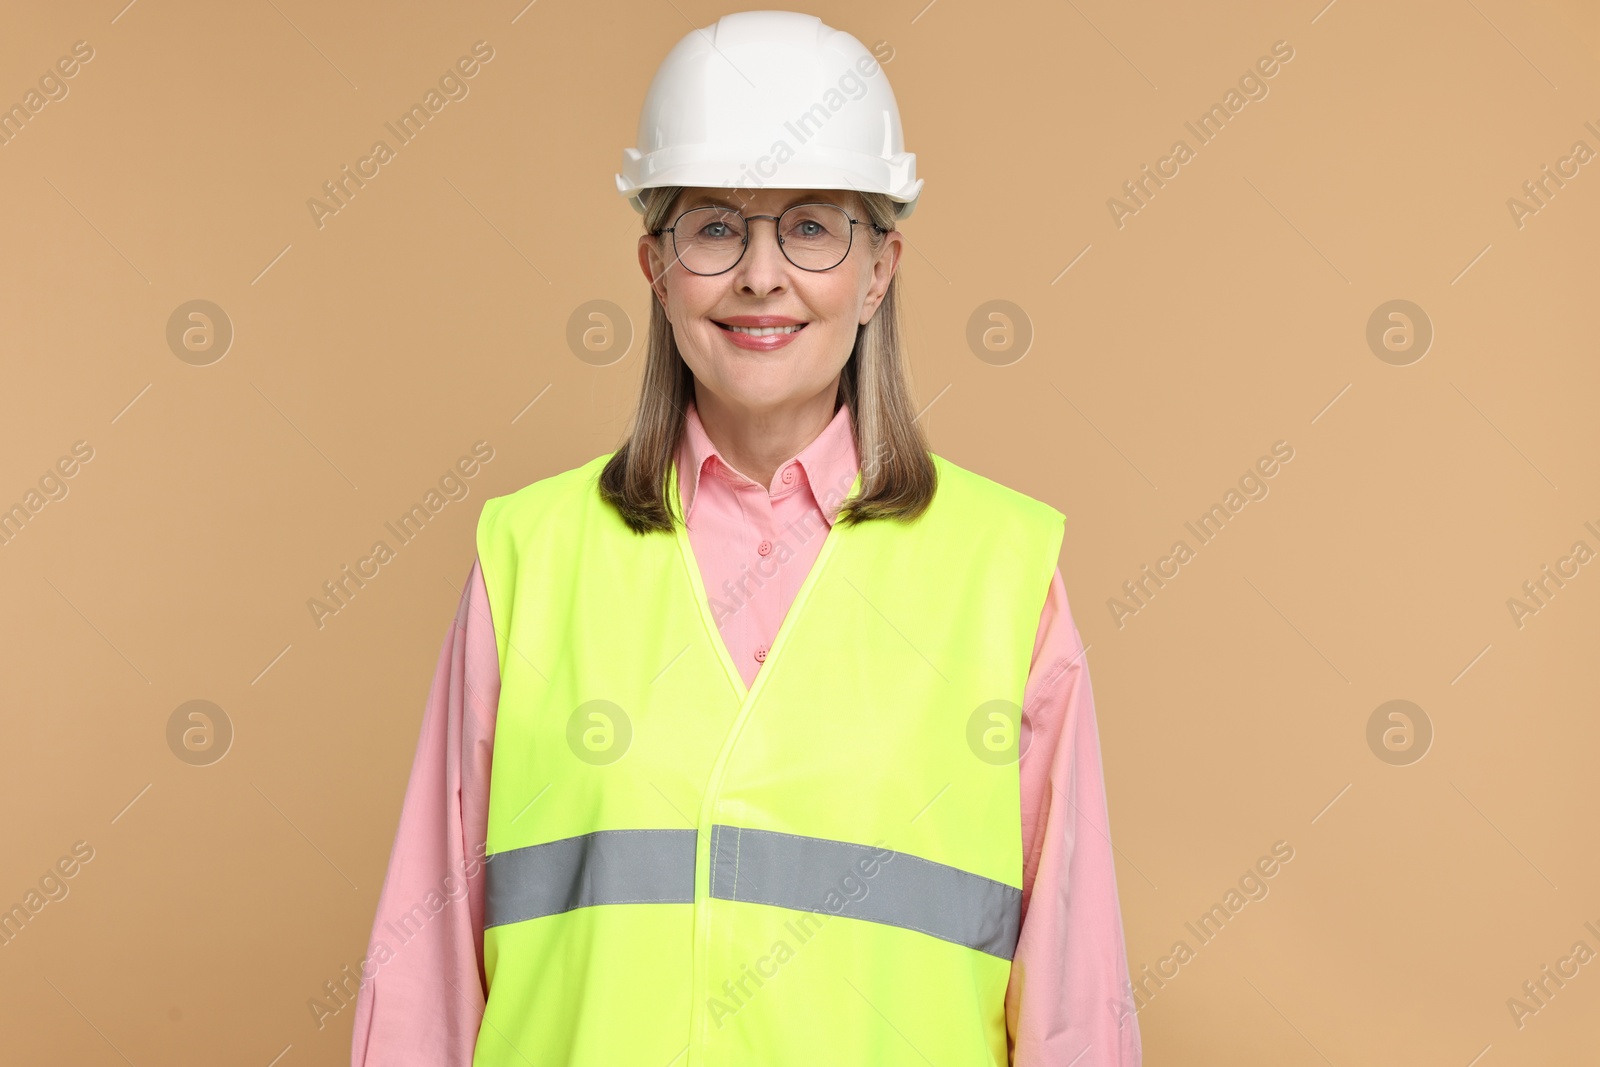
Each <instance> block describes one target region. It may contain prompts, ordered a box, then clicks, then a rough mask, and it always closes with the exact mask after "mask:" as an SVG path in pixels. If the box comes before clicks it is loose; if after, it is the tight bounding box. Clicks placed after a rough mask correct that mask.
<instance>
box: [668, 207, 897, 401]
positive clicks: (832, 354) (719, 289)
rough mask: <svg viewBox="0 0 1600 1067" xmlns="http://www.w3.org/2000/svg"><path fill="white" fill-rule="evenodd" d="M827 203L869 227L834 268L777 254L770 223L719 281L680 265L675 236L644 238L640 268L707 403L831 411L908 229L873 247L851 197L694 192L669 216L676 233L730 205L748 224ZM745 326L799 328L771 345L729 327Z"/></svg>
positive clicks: (858, 230)
mask: <svg viewBox="0 0 1600 1067" xmlns="http://www.w3.org/2000/svg"><path fill="white" fill-rule="evenodd" d="M746 196H748V197H749V199H748V200H746V199H745V197H746ZM818 201H820V202H823V203H831V204H837V205H839V206H840V207H843V208H845V209H846V210H847V211H848V212H849V213H850V217H851V218H853V219H857V220H859V221H860V223H861V224H860V225H858V226H853V227H851V229H853V230H854V231H855V233H854V235H853V239H852V241H851V244H850V252H849V255H847V256H846V257H845V260H844V262H843V263H840V264H839V265H838V266H837V267H834V268H833V269H832V270H827V271H808V270H802V269H801V268H799V267H796V266H795V265H794V264H793V263H790V262H789V260H788V259H787V258H785V256H784V254H783V252H782V251H781V250H780V249H779V247H778V242H777V239H776V232H777V230H776V226H775V225H774V224H773V223H772V222H771V221H769V220H765V219H758V220H756V221H754V222H752V223H750V224H749V227H748V231H747V239H748V241H749V244H748V247H746V248H745V250H744V255H743V257H742V258H741V259H740V260H739V262H738V263H737V264H736V265H734V266H733V267H732V268H731V269H729V270H727V271H725V272H723V273H722V274H716V275H709V276H708V275H699V274H695V273H693V272H692V271H689V270H686V269H685V268H684V267H683V265H682V264H681V263H677V262H675V259H674V256H673V244H672V234H670V233H663V234H662V235H661V236H660V237H655V236H652V235H649V234H646V235H644V236H643V237H641V238H640V239H639V266H640V267H641V269H643V271H644V274H645V277H646V278H648V279H649V280H650V284H651V288H652V289H653V290H654V291H655V294H656V298H657V299H658V300H659V301H660V302H661V304H662V307H663V308H665V309H666V314H667V318H668V319H669V320H670V321H671V323H672V329H673V333H674V335H675V337H676V339H677V342H678V349H679V351H680V352H681V353H682V354H683V359H684V362H686V363H687V364H688V365H689V369H690V370H691V371H693V372H694V376H695V380H696V383H697V391H698V392H699V393H700V394H701V395H702V397H703V395H704V392H705V391H706V390H709V391H710V392H711V393H712V394H714V399H715V402H716V403H718V404H720V405H721V406H722V407H724V408H726V409H728V410H729V411H733V412H738V413H742V414H745V415H762V414H767V415H770V414H772V413H774V412H777V411H780V410H782V409H784V408H788V407H796V406H801V405H804V404H805V403H807V402H808V401H811V402H816V401H817V400H818V398H819V397H825V399H826V401H827V403H828V408H827V410H828V411H829V412H831V411H832V401H833V396H834V392H833V390H836V388H837V383H838V380H839V373H840V371H841V370H842V369H843V367H844V365H845V363H846V362H847V361H848V360H849V358H850V352H851V350H852V349H853V348H854V346H855V339H856V329H857V327H859V326H861V325H863V324H865V323H866V322H868V321H869V320H870V319H871V318H872V316H873V313H874V312H876V311H877V310H878V305H879V304H880V303H881V302H882V301H883V295H884V293H885V292H886V291H887V290H888V288H889V281H890V279H891V278H893V277H894V272H895V269H896V267H897V266H898V265H899V261H900V249H901V244H902V240H903V238H902V237H901V235H900V233H899V231H892V232H890V233H888V234H884V235H883V236H882V238H881V241H880V243H879V245H878V247H877V248H876V249H874V248H873V246H872V242H871V237H872V235H873V231H872V228H871V223H870V220H869V219H868V217H867V213H866V211H865V210H864V206H863V204H862V202H861V198H860V197H859V196H857V195H856V194H855V193H853V192H850V191H849V190H837V189H809V190H800V189H762V190H759V191H755V192H753V193H752V192H751V191H749V190H732V189H685V190H683V192H682V193H680V194H679V196H678V200H677V202H676V203H675V204H674V205H673V208H672V210H671V211H669V212H668V213H667V223H666V225H668V226H671V225H673V223H674V222H675V221H676V219H677V217H678V215H679V214H681V213H682V212H684V211H687V210H688V209H689V208H692V207H702V206H707V205H711V204H721V205H723V206H727V207H730V208H733V209H734V210H737V211H739V212H741V213H743V214H744V215H746V216H749V215H781V214H782V213H783V210H784V209H785V208H787V207H789V206H790V205H791V204H800V203H811V202H818ZM791 247H792V246H791ZM741 325H742V326H745V327H747V328H761V327H772V326H795V327H798V328H797V329H795V330H794V332H792V333H788V334H781V333H780V334H774V335H771V336H766V337H757V336H753V335H748V334H743V333H740V332H736V331H734V330H730V329H729V327H730V326H741ZM701 406H702V407H704V406H705V404H704V403H703V402H702V404H701Z"/></svg>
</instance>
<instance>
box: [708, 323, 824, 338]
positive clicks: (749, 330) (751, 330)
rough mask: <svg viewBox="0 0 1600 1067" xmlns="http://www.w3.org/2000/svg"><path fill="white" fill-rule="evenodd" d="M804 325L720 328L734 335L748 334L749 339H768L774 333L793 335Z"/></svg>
mask: <svg viewBox="0 0 1600 1067" xmlns="http://www.w3.org/2000/svg"><path fill="white" fill-rule="evenodd" d="M717 325H719V326H722V323H720V322H719V323H718V324H717ZM804 325H805V323H800V324H799V325H796V326H722V328H723V329H724V330H732V331H733V332H734V333H745V334H749V335H750V336H751V337H770V336H771V335H772V334H775V333H794V332H796V331H797V330H799V329H800V327H801V326H804Z"/></svg>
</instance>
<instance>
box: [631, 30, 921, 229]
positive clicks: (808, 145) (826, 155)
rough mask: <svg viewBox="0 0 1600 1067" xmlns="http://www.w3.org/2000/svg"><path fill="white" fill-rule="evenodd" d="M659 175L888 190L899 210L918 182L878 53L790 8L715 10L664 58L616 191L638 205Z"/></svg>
mask: <svg viewBox="0 0 1600 1067" xmlns="http://www.w3.org/2000/svg"><path fill="white" fill-rule="evenodd" d="M664 185H687V186H705V187H713V188H726V189H752V188H778V189H855V190H857V191H859V192H874V193H887V194H888V195H889V196H890V197H891V198H893V199H894V200H896V201H898V202H899V204H900V207H899V209H898V212H897V216H898V217H899V218H902V219H903V218H905V217H907V216H908V215H910V214H911V212H912V209H914V208H915V207H916V203H917V195H918V193H920V192H921V190H922V180H921V179H920V178H918V177H917V157H916V156H915V155H913V154H912V153H910V152H907V151H905V142H904V136H903V134H902V132H901V129H900V109H899V108H898V107H897V106H896V105H895V99H894V90H893V89H891V88H890V87H889V77H888V75H887V74H885V73H884V72H883V68H882V67H881V66H879V64H878V61H877V59H876V57H874V56H873V54H872V53H871V52H869V51H867V49H866V47H865V46H863V45H862V43H861V42H860V41H858V40H856V39H855V38H854V37H852V36H851V35H850V34H848V33H846V32H844V31H843V30H836V29H833V28H832V27H830V26H825V25H823V23H822V20H821V19H819V18H817V17H816V16H815V15H803V14H800V13H798V12H794V11H740V12H736V13H734V14H731V15H724V16H722V18H720V19H718V20H717V21H716V22H715V23H714V24H713V25H711V26H708V27H706V28H704V29H698V30H694V31H692V32H690V33H688V34H686V35H685V36H684V38H683V39H682V40H681V41H679V42H678V43H677V45H675V46H674V47H673V49H672V51H671V52H668V53H667V57H666V58H665V59H664V60H662V61H661V66H660V67H659V68H658V69H657V70H656V76H655V79H654V80H653V81H652V82H651V83H650V91H649V93H648V94H647V95H646V96H645V101H644V108H643V109H642V110H641V112H640V114H639V147H637V148H627V149H624V150H623V153H622V172H621V173H620V174H618V175H617V191H618V192H619V193H621V194H622V195H624V196H626V197H628V198H629V200H630V202H631V203H632V204H633V207H634V210H635V211H638V212H639V213H640V214H643V213H644V201H643V200H642V199H641V198H640V196H639V192H640V190H643V189H652V188H657V187H660V186H664Z"/></svg>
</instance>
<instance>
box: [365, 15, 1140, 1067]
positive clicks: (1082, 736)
mask: <svg viewBox="0 0 1600 1067" xmlns="http://www.w3.org/2000/svg"><path fill="white" fill-rule="evenodd" d="M750 75H754V76H755V77H756V78H757V79H759V87H758V83H757V81H753V80H750V77H749V76H750ZM857 88H859V89H860V90H861V91H860V92H859V93H857V92H856V89H857ZM834 92H836V93H837V98H838V101H839V103H838V106H835V105H834V98H833V96H830V95H829V94H830V93H834ZM807 99H815V100H817V101H818V105H817V107H818V108H820V110H814V109H808V108H807V107H806V106H805V102H806V100H807ZM804 115H810V116H811V118H810V121H805V120H804V119H802V121H801V125H799V126H798V127H797V126H795V125H793V122H794V117H795V116H804ZM640 129H641V138H640V139H641V143H642V144H643V145H645V146H646V148H647V149H648V152H644V151H639V150H629V151H628V152H627V153H625V161H624V173H623V174H621V175H619V176H618V187H619V189H620V191H622V192H623V193H624V194H625V195H627V196H629V197H630V199H631V200H632V201H633V203H634V206H635V207H636V208H637V209H638V210H640V211H641V212H642V213H643V215H644V225H645V230H646V233H645V234H644V236H642V237H641V238H640V241H639V263H640V266H641V269H642V270H643V272H644V275H645V277H646V279H647V280H648V281H649V283H650V286H651V289H652V292H653V295H654V298H655V299H654V302H653V304H652V308H651V324H650V333H649V345H648V354H647V363H646V367H645V374H644V382H643V388H642V391H641V396H640V401H639V406H638V410H637V412H636V414H635V419H634V426H633V429H632V432H631V433H630V434H629V436H628V438H627V440H626V441H624V442H623V443H622V444H621V446H620V447H619V448H618V449H617V450H616V451H615V452H613V453H609V454H607V455H604V456H600V457H597V458H595V459H594V460H591V461H590V462H588V463H586V464H584V465H583V466H580V467H577V468H574V469H572V470H569V471H565V472H563V473H560V474H556V475H554V476H552V477H548V478H544V479H541V480H539V481H536V482H534V483H533V484H531V485H528V486H526V487H525V488H523V489H522V490H520V491H519V492H516V493H512V494H510V495H509V496H503V497H497V498H494V499H492V500H490V501H488V502H487V503H486V504H485V505H484V509H483V514H482V517H481V519H480V521H479V526H478V536H477V544H478V559H477V561H476V563H475V564H474V566H473V569H472V572H471V574H470V576H469V581H468V586H467V589H466V590H465V592H464V593H463V596H462V600H461V606H460V608H459V610H458V612H457V616H456V622H455V625H454V627H453V629H452V632H451V635H450V638H449V640H447V641H446V643H445V647H444V649H443V650H442V652H441V655H440V660H439V665H438V673H437V676H436V679H435V683H434V687H433V693H432V696H431V699H430V701H429V705H428V709H427V712H426V714H425V717H424V722H423V728H422V729H423V732H422V739H421V742H420V744H419V747H418V751H417V757H416V761H415V763H414V765H413V768H412V772H411V780H410V784H409V786H408V789H407V794H406V799H405V804H404V809H403V811H402V815H401V822H400V830H399V834H398V835H397V838H396V841H395V847H394V852H393V855H392V857H391V860H390V865H389V872H388V876H387V878H386V880H385V883H384V888H383V893H382V897H381V899H380V902H379V908H378V917H377V921H376V923H375V925H374V929H373V937H372V942H371V949H370V951H369V954H368V958H367V960H366V961H365V963H364V965H363V969H362V975H363V979H364V981H363V983H362V985H361V989H360V995H359V1000H358V1003H357V1011H356V1018H355V1034H354V1047H353V1060H352V1062H353V1063H354V1064H356V1065H357V1067H361V1065H363V1064H369V1065H372V1067H389V1065H391V1064H419V1065H420V1064H430V1065H438V1064H448V1065H452V1067H454V1065H459V1067H467V1065H468V1064H474V1065H480V1067H481V1065H487V1064H495V1065H499V1064H520V1063H540V1064H543V1063H563V1064H576V1065H600V1064H604V1065H607V1067H610V1065H618V1064H620V1065H629V1067H632V1065H649V1067H654V1065H661V1067H668V1065H679V1067H750V1065H760V1067H791V1065H793V1067H799V1065H807V1067H810V1065H813V1064H819V1063H827V1064H830V1065H833V1067H854V1065H858V1064H859V1065H861V1067H866V1065H869V1064H870V1065H873V1067H898V1065H911V1064H925V1063H928V1062H942V1063H952V1064H955V1063H960V1064H974V1065H975V1064H979V1063H983V1064H995V1065H1003V1064H1016V1065H1019V1067H1044V1065H1046V1064H1064V1063H1078V1064H1082V1065H1085V1067H1087V1065H1089V1064H1096V1065H1103V1064H1119V1065H1135V1064H1137V1063H1138V1062H1139V1058H1140V1047H1139V1035H1138V1026H1137V1022H1136V1019H1135V1017H1134V1015H1133V1013H1132V1006H1131V1002H1130V998H1129V996H1128V995H1127V994H1128V989H1129V987H1128V984H1127V966H1126V961H1125V957H1124V951H1123V938H1122V926H1121V919H1120V915H1119V912H1118V905H1117V895H1116V883H1115V877H1114V873H1113V868H1112V860H1111V847H1110V839H1109V830H1108V823H1107V814H1106V806H1105V796H1104V787H1103V784H1102V779H1101V769H1100V758H1099V742H1098V737H1097V733H1096V727H1095V721H1094V708H1093V701H1092V696H1091V692H1090V687H1089V678H1088V672H1087V668H1086V666H1085V665H1084V662H1083V658H1082V656H1083V649H1082V645H1081V643H1080V641H1079V637H1078V633H1077V630H1076V627H1075V626H1074V625H1073V623H1072V618H1071V614H1070V611H1069V609H1068V606H1067V602H1066V594H1065V587H1064V585H1063V582H1062V578H1061V574H1060V571H1059V569H1058V568H1057V566H1056V560H1057V558H1058V554H1059V549H1060V544H1061V535H1062V515H1061V513H1060V512H1059V511H1056V510H1055V509H1054V508H1051V507H1049V506H1048V505H1046V504H1043V503H1041V502H1039V501H1036V500H1033V499H1031V498H1029V497H1026V496H1023V495H1022V494H1020V493H1016V492H1014V491H1012V490H1010V489H1007V488H1005V487H1003V486H1001V485H998V484H997V483H995V482H992V481H990V480H988V479H985V478H982V477H980V476H978V475H976V474H974V473H972V472H969V471H966V470H964V469H962V468H960V467H958V466H956V465H954V464H951V463H950V462H948V461H947V460H944V459H943V458H942V457H939V456H937V455H935V454H933V453H930V452H929V451H928V449H927V446H926V443H925V442H924V440H923V438H922V434H921V431H920V428H919V427H918V425H917V422H916V408H915V403H914V401H913V399H912V396H911V393H910V390H909V388H908V386H907V385H906V382H905V372H906V368H905V362H904V356H903V353H902V351H901V344H900V335H899V332H898V329H897V321H896V316H897V314H898V307H897V289H896V272H897V268H898V265H899V261H900V255H901V251H902V246H903V243H904V238H903V237H902V235H901V234H900V233H899V232H898V230H897V229H896V223H897V220H898V219H902V218H905V217H906V216H907V215H908V214H910V211H911V209H912V207H913V206H914V205H915V202H916V198H917V195H918V193H919V192H920V188H921V184H922V183H921V181H920V180H916V179H915V176H914V157H912V156H911V155H910V154H908V153H905V152H903V151H902V146H901V143H900V142H901V134H900V124H899V115H898V112H897V110H896V108H895V102H894V97H893V94H892V92H891V91H890V89H889V87H888V84H887V79H886V78H885V77H884V75H883V74H882V71H881V69H879V68H878V67H877V66H876V63H875V62H874V61H873V59H872V56H871V54H870V53H869V52H867V50H866V49H865V48H864V47H862V45H861V44H860V43H859V42H858V41H856V40H855V38H853V37H851V36H849V35H848V34H845V33H842V32H840V31H837V30H833V29H830V28H828V27H826V26H823V25H822V24H821V23H820V21H818V20H817V19H815V18H813V17H811V16H806V15H799V14H793V13H788V12H745V13H740V14H736V15H729V16H725V17H724V18H722V19H721V20H719V21H718V23H717V24H716V25H714V26H712V27H709V28H707V29H705V30H698V31H695V32H694V33H691V34H689V35H688V36H686V37H685V38H684V39H683V41H682V42H680V43H679V45H678V46H677V47H676V48H675V49H674V50H673V52H672V53H671V54H669V55H668V57H667V59H666V61H664V62H663V64H662V67H661V69H660V70H659V71H658V73H657V75H656V79H655V81H654V83H653V84H652V86H651V90H650V95H649V98H648V99H647V102H646V106H645V109H644V114H643V116H642V118H641V123H640ZM780 129H786V130H788V131H789V132H790V133H792V134H793V135H794V137H793V139H794V140H800V136H799V135H800V134H802V133H803V134H804V135H805V136H804V139H803V140H801V143H800V144H799V145H794V144H792V143H789V142H788V141H783V140H782V139H783V136H784V134H783V133H782V132H778V131H780ZM766 135H772V136H766ZM774 138H776V139H774ZM780 142H781V144H782V146H783V147H786V148H788V149H789V151H787V152H784V151H780V150H779V145H780ZM762 145H771V146H772V151H770V152H769V153H768V154H767V157H766V160H767V161H766V162H765V163H762V162H760V160H755V162H752V160H753V159H754V158H755V157H752V156H751V155H750V152H751V150H752V148H753V147H760V146H762ZM741 168H742V169H741ZM738 175H755V176H759V177H763V178H764V177H766V176H769V175H770V177H771V180H770V181H763V182H762V183H761V184H760V185H756V184H754V183H751V184H748V185H743V186H735V185H733V184H732V182H733V181H734V180H736V177H737V176H738ZM491 767H492V768H493V773H492V775H491ZM1069 890H1070V892H1069Z"/></svg>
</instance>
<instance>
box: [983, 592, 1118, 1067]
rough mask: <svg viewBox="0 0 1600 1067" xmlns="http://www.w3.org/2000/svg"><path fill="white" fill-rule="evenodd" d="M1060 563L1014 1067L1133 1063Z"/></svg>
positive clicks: (1096, 772)
mask: <svg viewBox="0 0 1600 1067" xmlns="http://www.w3.org/2000/svg"><path fill="white" fill-rule="evenodd" d="M1083 651H1084V650H1083V643H1082V641H1081V639H1080V638H1079V636H1078V628H1077V626H1076V625H1074V623H1073V621H1072V612H1071V609H1070V608H1069V607H1068V605H1067V590H1066V585H1065V583H1063V581H1062V579H1061V571H1060V569H1059V568H1058V569H1057V570H1056V573H1055V576H1054V577H1053V578H1052V579H1051V582H1050V592H1049V595H1048V596H1047V597H1046V599H1045V606H1044V612H1043V614H1042V616H1041V618H1040V620H1039V636H1038V638H1037V639H1036V641H1035V643H1034V659H1033V667H1032V669H1031V670H1030V672H1029V675H1028V683H1027V687H1026V690H1025V692H1026V695H1025V697H1024V700H1023V708H1024V714H1023V722H1024V726H1023V738H1024V746H1025V747H1024V749H1023V755H1022V759H1021V767H1020V770H1021V776H1022V844H1023V884H1022V932H1021V937H1020V939H1019V941H1018V944H1017V951H1016V955H1015V956H1014V957H1013V958H1012V961H1011V984H1010V986H1009V987H1008V988H1007V990H1006V1025H1007V1028H1008V1029H1009V1031H1010V1036H1011V1042H1012V1060H1011V1062H1012V1064H1013V1065H1014V1067H1046V1065H1047V1064H1048V1065H1052V1067H1053V1065H1058V1064H1060V1065H1064V1064H1073V1065H1074V1067H1139V1064H1140V1060H1141V1056H1142V1049H1141V1045H1140V1040H1139V1024H1138V1017H1137V1016H1136V1015H1135V1014H1134V1013H1133V1010H1132V1002H1131V998H1130V996H1129V994H1128V990H1129V988H1130V987H1129V985H1128V961H1127V954H1126V951H1125V948H1124V945H1123V936H1122V913H1121V910H1120V908H1119V907H1118V903H1117V879H1116V870H1115V867H1114V865H1113V863H1112V851H1111V836H1110V834H1111V829H1110V820H1109V818H1108V816H1107V812H1106V794H1105V780H1104V778H1103V776H1102V773H1101V768H1100V738H1099V731H1098V730H1097V728H1096V726H1095V718H1094V696H1093V694H1092V693H1091V691H1090V688H1089V667H1088V663H1087V662H1086V660H1085V658H1084V656H1083Z"/></svg>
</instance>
